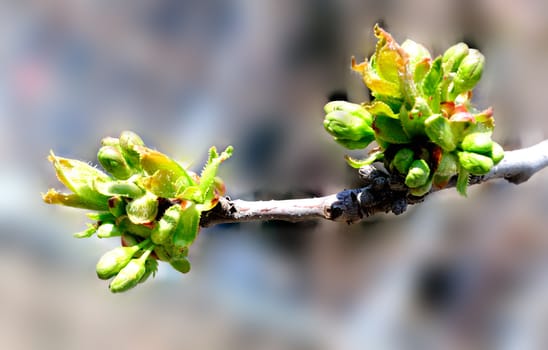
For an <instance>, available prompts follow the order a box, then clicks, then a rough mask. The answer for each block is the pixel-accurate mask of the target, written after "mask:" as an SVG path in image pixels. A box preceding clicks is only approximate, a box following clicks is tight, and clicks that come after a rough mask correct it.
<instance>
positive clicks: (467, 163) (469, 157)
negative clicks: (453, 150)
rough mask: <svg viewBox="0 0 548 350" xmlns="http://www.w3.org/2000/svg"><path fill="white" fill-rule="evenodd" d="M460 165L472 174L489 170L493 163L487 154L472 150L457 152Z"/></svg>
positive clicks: (481, 173) (485, 172)
mask: <svg viewBox="0 0 548 350" xmlns="http://www.w3.org/2000/svg"><path fill="white" fill-rule="evenodd" d="M457 154H458V157H459V163H460V165H461V166H462V167H463V168H464V169H466V170H468V171H469V172H470V174H472V175H484V174H487V173H488V172H489V170H491V168H492V167H493V165H494V163H493V160H492V159H491V158H489V157H487V156H484V155H481V154H478V153H474V152H466V151H464V152H458V153H457Z"/></svg>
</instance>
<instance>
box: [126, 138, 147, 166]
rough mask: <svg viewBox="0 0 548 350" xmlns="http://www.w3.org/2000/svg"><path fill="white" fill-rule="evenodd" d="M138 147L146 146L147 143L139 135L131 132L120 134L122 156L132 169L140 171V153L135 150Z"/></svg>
mask: <svg viewBox="0 0 548 350" xmlns="http://www.w3.org/2000/svg"><path fill="white" fill-rule="evenodd" d="M136 146H145V143H144V142H143V140H142V139H141V138H140V137H139V135H137V134H136V133H134V132H131V131H122V133H121V134H120V148H121V150H122V154H123V155H124V158H125V160H126V162H127V164H128V165H129V166H130V167H131V168H133V169H135V170H140V169H141V164H140V161H139V152H137V151H136V149H135V147H136Z"/></svg>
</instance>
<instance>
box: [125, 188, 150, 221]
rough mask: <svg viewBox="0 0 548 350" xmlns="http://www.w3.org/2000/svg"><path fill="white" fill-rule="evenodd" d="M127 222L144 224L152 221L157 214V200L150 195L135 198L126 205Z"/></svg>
mask: <svg viewBox="0 0 548 350" xmlns="http://www.w3.org/2000/svg"><path fill="white" fill-rule="evenodd" d="M126 212H127V215H128V217H129V220H131V222H133V223H134V224H146V223H149V222H152V221H154V218H156V214H158V198H157V197H156V196H155V195H153V194H152V193H148V192H147V193H146V194H145V195H144V196H142V197H139V198H136V199H134V200H132V201H131V202H129V203H128V204H127V205H126Z"/></svg>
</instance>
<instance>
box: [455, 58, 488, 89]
mask: <svg viewBox="0 0 548 350" xmlns="http://www.w3.org/2000/svg"><path fill="white" fill-rule="evenodd" d="M484 64H485V57H484V56H483V55H482V54H481V53H480V52H479V51H478V50H475V49H470V50H469V52H468V55H467V56H466V57H465V58H464V59H463V60H462V62H461V64H460V66H459V69H458V70H457V74H456V75H455V79H454V80H453V90H452V91H451V93H452V95H454V96H456V95H458V94H460V93H462V92H465V91H469V90H472V89H473V88H474V86H476V84H477V83H478V81H479V80H480V79H481V75H482V74H483V66H484Z"/></svg>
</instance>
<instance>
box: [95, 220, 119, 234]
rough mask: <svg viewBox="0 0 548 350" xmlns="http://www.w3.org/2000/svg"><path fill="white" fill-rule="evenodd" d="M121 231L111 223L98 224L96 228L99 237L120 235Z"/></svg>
mask: <svg viewBox="0 0 548 350" xmlns="http://www.w3.org/2000/svg"><path fill="white" fill-rule="evenodd" d="M121 235H122V231H120V229H119V228H118V226H116V225H115V224H113V223H105V224H102V225H100V226H99V227H98V228H97V237H99V238H110V237H117V236H121Z"/></svg>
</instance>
